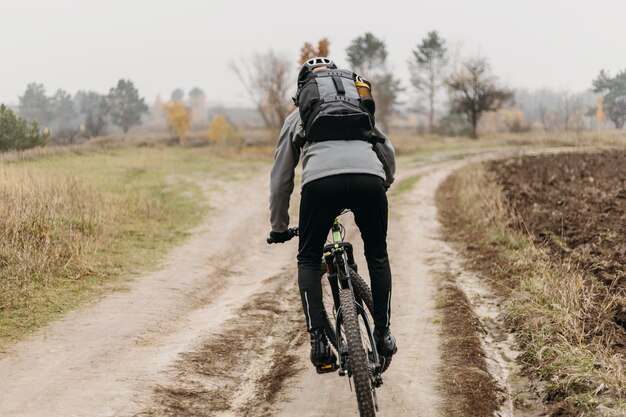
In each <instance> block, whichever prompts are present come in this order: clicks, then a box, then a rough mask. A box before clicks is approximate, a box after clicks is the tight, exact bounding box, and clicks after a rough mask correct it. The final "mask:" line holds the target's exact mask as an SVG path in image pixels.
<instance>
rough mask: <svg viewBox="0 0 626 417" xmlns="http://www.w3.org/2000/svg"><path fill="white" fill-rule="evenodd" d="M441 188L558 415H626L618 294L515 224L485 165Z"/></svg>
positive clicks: (460, 237)
mask: <svg viewBox="0 0 626 417" xmlns="http://www.w3.org/2000/svg"><path fill="white" fill-rule="evenodd" d="M440 194H442V195H440V208H441V209H442V210H441V212H442V220H443V223H444V225H445V226H446V228H447V230H448V236H449V237H451V238H452V239H455V240H457V242H458V243H460V244H461V245H462V246H463V247H464V252H465V254H466V255H467V257H468V260H469V261H468V264H469V265H470V266H471V267H472V268H473V269H475V270H477V271H478V272H480V273H482V275H483V276H484V278H485V279H487V280H489V281H490V282H491V284H492V286H493V287H494V288H495V289H497V290H499V291H500V292H501V294H503V295H505V296H506V297H508V311H509V321H510V323H509V324H510V325H511V326H512V328H513V330H514V331H515V333H516V335H517V337H518V340H519V342H520V343H521V345H522V350H523V355H522V357H521V361H522V362H523V364H524V365H525V368H526V370H527V371H528V372H529V373H531V374H533V375H534V376H535V377H538V378H539V379H541V380H542V381H543V383H544V389H545V400H546V401H547V402H548V403H550V404H552V405H553V407H554V415H579V416H583V415H598V414H600V413H603V414H601V415H625V413H626V369H625V368H624V364H625V361H624V356H623V347H622V348H621V349H622V352H621V353H620V348H619V346H618V345H617V343H616V341H617V339H616V337H615V336H616V332H618V331H619V329H618V328H617V326H616V325H615V323H614V322H613V320H612V317H613V316H614V312H613V309H614V307H615V305H616V303H617V301H618V300H617V299H616V297H615V296H614V295H611V294H610V293H609V292H608V290H607V288H606V286H604V285H603V284H602V283H600V282H598V280H597V279H596V278H594V277H593V276H590V275H586V274H583V273H581V272H580V271H578V270H577V269H576V268H574V267H573V266H572V265H570V264H568V263H567V262H564V261H557V260H555V259H552V258H550V256H549V255H548V254H547V253H546V252H545V251H544V250H543V249H542V248H540V247H537V246H535V245H534V244H533V243H532V241H531V240H530V239H529V237H528V236H526V235H524V234H523V233H520V232H517V231H515V230H514V229H513V228H511V227H509V226H510V225H511V224H513V222H514V221H517V220H518V219H515V216H514V214H513V213H511V212H510V210H509V209H508V207H507V206H506V204H505V203H504V201H505V200H504V198H503V194H502V190H501V189H499V187H498V186H497V185H496V183H495V181H493V179H492V178H490V176H489V173H487V172H486V170H485V169H484V168H483V166H482V165H480V164H477V165H473V166H470V167H467V168H464V169H462V170H461V171H458V172H456V173H455V174H454V175H453V176H451V177H450V178H449V179H448V180H447V181H446V183H444V185H443V186H442V189H441V191H440Z"/></svg>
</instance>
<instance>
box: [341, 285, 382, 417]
mask: <svg viewBox="0 0 626 417" xmlns="http://www.w3.org/2000/svg"><path fill="white" fill-rule="evenodd" d="M339 299H340V302H341V323H342V326H343V331H344V336H345V338H346V345H347V349H348V360H349V366H350V372H351V374H352V380H353V382H354V390H355V392H356V398H357V403H358V406H359V415H360V416H361V417H375V416H376V405H375V402H374V391H373V386H372V380H371V377H370V369H369V358H368V357H367V355H366V353H365V349H364V348H363V341H362V339H361V331H360V328H359V319H358V316H357V311H356V306H355V304H354V294H353V292H352V290H351V289H350V288H342V289H340V290H339Z"/></svg>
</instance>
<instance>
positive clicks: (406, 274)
mask: <svg viewBox="0 0 626 417" xmlns="http://www.w3.org/2000/svg"><path fill="white" fill-rule="evenodd" d="M498 155H499V154H491V155H489V156H490V157H494V156H498ZM484 157H486V155H482V156H473V157H469V158H465V159H463V160H449V161H445V160H444V161H441V160H433V161H430V162H428V161H427V162H420V163H419V164H415V165H413V166H407V167H405V168H404V169H403V170H402V175H401V177H400V178H399V180H402V178H403V177H404V178H409V177H415V176H418V175H419V176H420V178H419V180H418V181H417V182H416V183H415V185H413V186H412V187H411V188H410V189H408V191H406V192H403V193H401V194H398V195H391V197H390V198H391V200H392V206H391V213H390V227H389V229H390V232H389V252H390V255H391V262H392V272H393V275H394V290H393V291H394V292H393V301H392V302H393V318H392V329H393V332H394V334H395V335H396V337H397V338H398V344H399V349H400V351H399V353H398V355H397V357H396V358H394V362H393V365H392V367H391V368H390V370H389V371H388V372H387V373H386V374H385V375H386V377H385V383H384V386H383V387H382V388H381V389H380V390H379V402H380V409H381V413H380V415H381V416H437V415H440V406H441V404H442V401H444V399H443V398H442V395H441V394H440V393H439V389H438V386H439V380H438V378H439V370H440V367H441V366H442V360H441V351H440V344H441V341H440V334H439V333H440V317H439V315H438V311H437V307H436V303H437V300H436V292H437V285H438V280H439V277H440V276H441V273H442V270H446V268H450V265H453V264H454V265H456V261H455V257H456V256H457V255H456V254H455V252H454V251H453V250H451V249H450V248H449V247H448V245H447V244H446V243H445V242H443V241H442V240H441V239H440V236H439V227H440V225H439V222H438V220H437V209H436V205H435V201H434V195H435V192H436V189H437V187H438V186H439V184H440V183H441V182H442V181H443V180H444V179H445V178H446V176H447V175H449V173H451V172H452V171H453V170H454V169H456V168H458V167H460V166H462V165H463V164H465V163H467V162H468V161H470V160H474V159H477V158H484ZM268 169H269V168H268ZM205 188H206V192H207V194H208V197H209V201H210V202H211V205H212V206H213V210H212V213H211V214H210V215H209V216H208V217H207V219H206V221H205V222H204V223H203V224H202V225H201V226H199V227H198V228H197V229H196V230H195V231H194V233H193V235H192V237H191V238H189V239H188V240H187V241H186V243H185V244H184V245H182V246H180V247H178V248H177V249H175V250H174V251H172V252H171V253H170V254H169V255H168V256H167V258H166V259H165V260H164V262H163V265H162V267H161V268H160V269H159V270H158V271H156V272H153V273H150V274H147V275H146V276H144V277H142V278H140V279H138V280H136V281H135V282H134V283H133V284H132V285H131V286H130V288H129V290H128V291H125V292H119V293H114V294H111V295H109V296H107V297H105V298H103V299H102V300H100V301H98V302H95V303H92V304H91V305H88V306H86V307H83V308H81V309H78V310H76V311H74V312H72V313H70V314H68V315H67V316H66V317H65V318H64V319H62V320H60V321H58V322H56V323H54V324H53V325H51V326H48V327H47V328H45V329H43V330H41V331H39V332H38V333H36V334H34V335H33V336H31V337H28V338H26V339H24V340H23V341H21V342H19V343H17V344H16V345H14V346H13V347H12V348H10V349H9V351H8V352H6V353H4V354H2V356H0V376H1V377H0V416H15V417H20V416H24V417H25V416H59V417H61V416H63V417H68V416H140V415H142V416H268V415H277V416H293V415H302V416H350V415H358V413H357V411H356V404H355V399H354V394H353V393H351V392H350V387H349V385H348V381H347V380H346V379H345V378H340V377H338V376H337V375H336V374H330V375H324V376H319V375H317V374H316V373H315V372H314V370H313V368H312V367H311V366H310V364H309V362H308V346H307V345H308V343H307V340H306V337H304V336H306V335H305V334H303V333H304V329H305V327H304V321H303V316H302V313H301V310H300V306H299V299H298V297H297V296H296V291H297V289H296V280H295V276H296V269H295V254H296V247H297V245H296V244H294V243H293V242H291V243H290V244H285V245H277V246H269V245H266V244H265V243H264V237H265V235H266V233H267V228H268V220H267V219H268V213H267V190H268V175H267V172H258V173H256V175H254V177H253V178H251V179H249V180H246V181H240V182H237V183H235V184H222V183H220V182H219V181H216V180H207V183H206V184H205ZM294 194H295V195H294V200H293V201H294V205H295V204H296V203H297V197H298V195H297V194H298V193H294ZM346 225H347V226H348V237H349V239H350V240H351V241H352V242H353V243H355V246H356V249H357V250H356V252H358V253H362V250H361V246H360V245H359V244H357V243H358V241H359V235H358V232H357V231H356V230H355V229H354V225H352V224H351V222H350V221H348V220H347V219H346ZM357 262H358V263H359V264H360V265H363V270H365V269H366V268H365V261H364V259H363V258H362V257H360V258H357ZM505 384H506V382H505ZM503 390H504V391H506V388H503ZM500 415H507V416H508V415H513V414H511V413H501V414H500Z"/></svg>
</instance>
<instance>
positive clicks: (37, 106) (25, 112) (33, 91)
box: [18, 83, 52, 126]
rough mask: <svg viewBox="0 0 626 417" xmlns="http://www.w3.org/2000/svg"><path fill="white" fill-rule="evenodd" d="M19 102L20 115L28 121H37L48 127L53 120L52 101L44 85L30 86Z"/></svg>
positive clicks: (32, 84)
mask: <svg viewBox="0 0 626 417" xmlns="http://www.w3.org/2000/svg"><path fill="white" fill-rule="evenodd" d="M19 101H20V104H19V108H18V113H19V115H20V116H21V117H23V118H25V119H26V120H28V121H33V120H36V121H37V122H38V123H39V124H41V125H43V126H46V125H48V123H50V121H51V120H52V110H51V108H50V99H49V98H48V97H47V96H46V89H45V88H44V86H43V84H36V83H31V84H28V86H27V87H26V91H25V92H24V95H23V96H20V98H19Z"/></svg>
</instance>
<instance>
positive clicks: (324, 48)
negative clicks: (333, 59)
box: [299, 38, 330, 64]
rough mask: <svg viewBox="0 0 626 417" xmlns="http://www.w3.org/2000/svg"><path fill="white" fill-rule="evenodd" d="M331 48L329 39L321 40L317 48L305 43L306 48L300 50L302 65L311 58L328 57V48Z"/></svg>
mask: <svg viewBox="0 0 626 417" xmlns="http://www.w3.org/2000/svg"><path fill="white" fill-rule="evenodd" d="M329 46H330V42H328V39H327V38H323V39H320V40H319V41H318V42H317V48H315V47H314V46H313V44H311V43H310V42H305V43H304V46H303V47H302V48H301V49H300V61H299V63H300V64H302V63H303V62H305V61H308V60H309V59H311V58H315V57H318V56H328V54H329V52H328V47H329Z"/></svg>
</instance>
